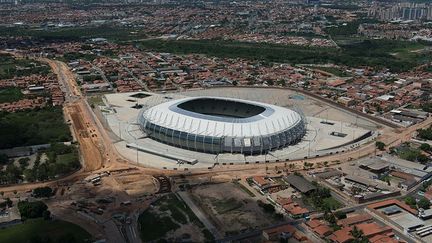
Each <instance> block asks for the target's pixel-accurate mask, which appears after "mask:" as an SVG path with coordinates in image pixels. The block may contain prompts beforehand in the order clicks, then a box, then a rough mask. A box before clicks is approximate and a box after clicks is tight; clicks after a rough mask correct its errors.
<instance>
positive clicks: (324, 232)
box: [313, 224, 332, 237]
mask: <svg viewBox="0 0 432 243" xmlns="http://www.w3.org/2000/svg"><path fill="white" fill-rule="evenodd" d="M313 231H314V232H315V233H317V234H318V235H319V236H320V237H325V236H328V235H330V234H331V233H332V229H331V228H330V227H328V226H327V225H325V224H322V225H320V226H318V227H316V228H314V229H313Z"/></svg>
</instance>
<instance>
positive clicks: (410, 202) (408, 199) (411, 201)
mask: <svg viewBox="0 0 432 243" xmlns="http://www.w3.org/2000/svg"><path fill="white" fill-rule="evenodd" d="M405 203H406V204H408V205H409V206H410V207H411V208H415V205H416V200H415V199H414V198H413V197H411V196H408V197H406V198H405Z"/></svg>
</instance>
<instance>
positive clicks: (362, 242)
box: [351, 226, 369, 243]
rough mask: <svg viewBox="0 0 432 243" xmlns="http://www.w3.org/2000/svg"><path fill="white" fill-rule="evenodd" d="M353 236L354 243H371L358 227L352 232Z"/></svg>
mask: <svg viewBox="0 0 432 243" xmlns="http://www.w3.org/2000/svg"><path fill="white" fill-rule="evenodd" d="M351 235H352V237H354V240H353V241H352V242H355V243H367V242H369V240H368V238H366V237H365V236H364V234H363V231H361V230H359V229H358V228H357V227H356V226H354V228H353V229H352V230H351Z"/></svg>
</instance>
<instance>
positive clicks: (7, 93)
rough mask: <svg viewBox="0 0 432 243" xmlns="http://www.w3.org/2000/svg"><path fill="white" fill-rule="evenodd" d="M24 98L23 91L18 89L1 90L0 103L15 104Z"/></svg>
mask: <svg viewBox="0 0 432 243" xmlns="http://www.w3.org/2000/svg"><path fill="white" fill-rule="evenodd" d="M23 97H24V95H23V93H21V90H20V89H19V88H16V87H10V88H5V89H0V103H6V102H14V101H18V100H20V99H22V98H23Z"/></svg>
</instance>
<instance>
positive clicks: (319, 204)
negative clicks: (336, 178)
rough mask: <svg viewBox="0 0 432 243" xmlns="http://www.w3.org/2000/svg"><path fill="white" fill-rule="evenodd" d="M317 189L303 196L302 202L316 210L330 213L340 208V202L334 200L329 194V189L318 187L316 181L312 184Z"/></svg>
mask: <svg viewBox="0 0 432 243" xmlns="http://www.w3.org/2000/svg"><path fill="white" fill-rule="evenodd" d="M313 184H314V186H316V187H317V189H316V190H315V191H313V192H311V193H309V194H304V195H303V198H304V199H303V200H304V201H305V202H306V203H308V204H312V205H313V206H314V207H315V208H316V209H318V210H321V211H325V212H331V211H332V210H335V209H338V208H340V207H341V206H342V204H341V203H340V202H338V201H337V200H336V199H334V198H333V197H332V195H331V193H330V189H328V188H326V187H323V186H320V185H319V184H318V183H317V182H316V181H314V182H313Z"/></svg>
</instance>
